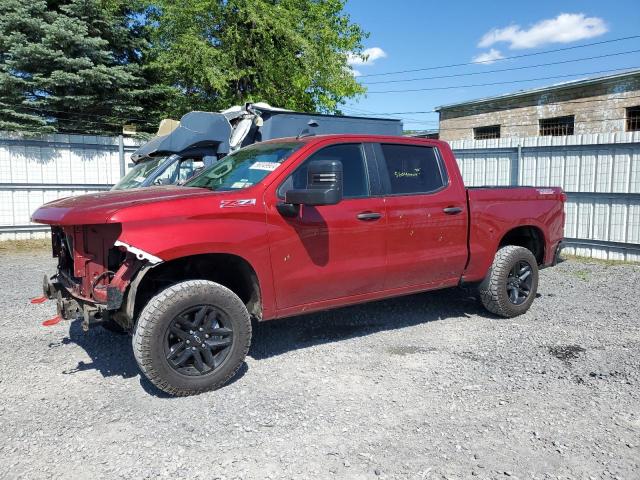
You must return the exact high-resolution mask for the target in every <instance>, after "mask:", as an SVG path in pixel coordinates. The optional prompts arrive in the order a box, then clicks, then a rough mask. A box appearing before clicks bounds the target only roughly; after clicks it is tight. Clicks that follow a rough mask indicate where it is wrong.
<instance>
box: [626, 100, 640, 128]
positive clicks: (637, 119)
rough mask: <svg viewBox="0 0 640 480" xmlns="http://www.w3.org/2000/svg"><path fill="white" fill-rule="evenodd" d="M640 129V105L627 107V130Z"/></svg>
mask: <svg viewBox="0 0 640 480" xmlns="http://www.w3.org/2000/svg"><path fill="white" fill-rule="evenodd" d="M637 131H640V106H637V107H629V108H627V132H637Z"/></svg>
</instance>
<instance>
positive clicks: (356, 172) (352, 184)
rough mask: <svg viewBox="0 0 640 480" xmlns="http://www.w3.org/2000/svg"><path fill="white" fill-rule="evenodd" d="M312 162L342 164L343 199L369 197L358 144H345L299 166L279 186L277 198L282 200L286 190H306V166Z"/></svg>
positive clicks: (321, 152) (362, 157)
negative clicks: (329, 161)
mask: <svg viewBox="0 0 640 480" xmlns="http://www.w3.org/2000/svg"><path fill="white" fill-rule="evenodd" d="M314 160H338V161H340V162H342V172H343V174H342V178H343V180H342V181H343V197H344V198H362V197H367V196H369V181H368V177H367V169H366V166H365V163H364V155H363V154H362V145H361V144H359V143H345V144H339V145H331V146H330V147H326V148H323V149H321V150H319V151H317V152H316V153H314V154H313V155H311V156H310V157H309V158H307V159H306V160H305V161H304V162H303V163H302V165H300V166H299V167H298V168H297V169H296V170H295V171H294V172H293V173H292V174H291V175H290V176H289V177H288V178H287V179H286V180H285V181H284V183H283V184H282V185H281V186H280V188H279V189H278V196H279V197H280V198H284V194H285V192H286V191H287V190H291V189H300V188H307V165H308V164H309V162H312V161H314Z"/></svg>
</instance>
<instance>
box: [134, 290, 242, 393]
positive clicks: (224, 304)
mask: <svg viewBox="0 0 640 480" xmlns="http://www.w3.org/2000/svg"><path fill="white" fill-rule="evenodd" d="M200 304H207V305H213V306H215V307H216V308H217V309H219V310H221V311H223V312H224V313H225V315H226V316H227V318H228V319H229V320H230V321H231V324H232V330H233V340H232V344H231V350H230V352H229V353H228V355H227V356H226V358H225V359H224V361H223V362H222V364H221V365H219V366H218V367H216V368H215V369H214V370H213V371H212V372H209V373H207V374H204V375H200V376H187V375H182V374H180V373H179V372H177V371H176V370H174V369H173V368H172V367H171V366H170V365H169V362H168V361H167V360H166V357H165V353H164V347H163V345H164V338H165V334H166V333H167V329H168V328H169V325H170V323H171V322H172V320H173V319H174V318H175V317H176V316H177V315H179V314H180V312H182V311H184V310H185V309H187V308H189V307H192V306H194V305H200ZM250 344H251V320H250V317H249V313H248V312H247V308H246V307H245V305H244V303H243V302H242V300H240V298H239V297H238V296H237V295H236V294H235V293H233V292H232V291H231V290H229V289H228V288H226V287H224V286H222V285H220V284H217V283H214V282H210V281H206V280H188V281H184V282H180V283H177V284H175V285H172V286H170V287H168V288H166V289H165V290H162V291H161V292H160V293H158V294H157V295H156V296H154V297H153V298H152V299H151V300H149V303H147V305H146V306H145V307H144V309H143V310H142V313H141V314H140V317H139V319H138V322H137V325H136V328H135V331H134V334H133V353H134V355H135V358H136V361H137V362H138V366H139V367H140V370H142V372H143V373H144V374H145V376H146V377H147V378H148V379H149V380H150V381H151V383H153V384H154V385H155V386H156V387H158V388H159V389H160V390H162V391H164V392H167V393H169V394H171V395H175V396H187V395H195V394H198V393H202V392H206V391H209V390H215V389H217V388H220V387H221V386H223V385H224V384H225V383H227V382H228V381H229V380H230V379H231V378H232V377H233V376H234V375H235V374H236V372H237V371H238V369H239V368H240V366H241V365H242V363H243V362H244V358H245V356H246V354H247V352H248V351H249V345H250Z"/></svg>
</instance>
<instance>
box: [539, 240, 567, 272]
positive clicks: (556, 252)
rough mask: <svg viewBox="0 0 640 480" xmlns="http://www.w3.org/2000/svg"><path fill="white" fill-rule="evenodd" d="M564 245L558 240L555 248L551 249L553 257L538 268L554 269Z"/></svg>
mask: <svg viewBox="0 0 640 480" xmlns="http://www.w3.org/2000/svg"><path fill="white" fill-rule="evenodd" d="M565 246H566V245H565V243H564V241H563V240H560V241H559V242H558V243H557V244H556V246H555V247H554V248H553V255H552V257H551V261H549V260H547V263H546V264H544V265H541V266H540V267H539V268H540V269H543V268H547V267H555V266H556V265H557V264H558V262H559V261H560V254H561V253H562V249H563V248H564V247H565Z"/></svg>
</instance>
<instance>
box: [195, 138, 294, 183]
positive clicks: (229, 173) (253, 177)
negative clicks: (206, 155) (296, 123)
mask: <svg viewBox="0 0 640 480" xmlns="http://www.w3.org/2000/svg"><path fill="white" fill-rule="evenodd" d="M301 146H302V143H300V142H281V143H280V142H279V143H265V144H254V145H251V146H249V147H245V148H243V149H241V150H238V151H237V152H235V153H232V154H231V155H229V156H227V157H225V158H224V159H222V160H220V161H219V162H218V163H215V164H214V165H212V166H210V167H209V168H206V169H204V170H203V171H202V172H201V173H200V174H199V175H198V176H197V177H195V178H193V179H191V180H189V181H187V182H186V183H185V184H184V185H185V186H187V187H202V188H209V189H211V190H238V189H241V188H247V187H251V186H252V185H255V184H256V183H258V182H260V181H262V179H263V178H265V177H266V176H267V175H268V174H269V173H271V172H273V171H274V170H276V169H277V168H278V167H279V166H280V165H281V164H282V162H284V161H285V160H286V159H287V158H288V157H289V155H291V154H292V153H293V152H295V151H296V150H297V149H298V148H300V147H301Z"/></svg>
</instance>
